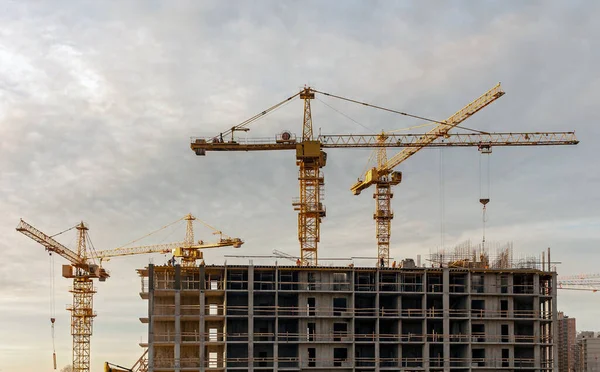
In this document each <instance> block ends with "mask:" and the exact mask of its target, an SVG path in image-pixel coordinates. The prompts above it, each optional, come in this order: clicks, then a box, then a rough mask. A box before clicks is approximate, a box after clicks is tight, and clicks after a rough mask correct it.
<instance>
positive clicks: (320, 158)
mask: <svg viewBox="0 0 600 372" xmlns="http://www.w3.org/2000/svg"><path fill="white" fill-rule="evenodd" d="M503 93H504V92H502V90H501V89H500V85H497V86H496V87H494V88H492V89H491V90H490V91H489V92H487V93H486V94H484V95H483V96H482V97H480V98H479V99H478V100H476V101H474V102H473V103H472V104H471V106H468V108H466V109H465V110H464V111H463V112H459V113H457V114H456V116H453V117H452V118H451V119H452V120H453V121H452V122H438V123H439V124H440V127H442V128H438V129H437V130H435V131H430V132H429V133H424V134H385V135H383V136H382V135H381V134H362V135H361V134H358V135H354V134H334V135H318V136H314V134H313V131H312V115H311V106H310V101H311V100H312V99H314V98H315V94H322V95H325V96H328V97H333V98H338V99H342V100H345V101H349V102H353V103H357V104H360V105H362V106H367V107H373V108H377V109H383V110H386V111H389V112H394V113H397V114H401V115H404V116H409V117H415V118H421V117H419V116H416V115H411V114H407V113H404V112H400V111H395V110H390V109H385V108H382V107H379V106H375V105H370V104H367V103H364V102H359V101H355V100H352V99H348V98H344V97H341V96H336V95H333V94H330V93H324V92H320V91H317V90H315V89H312V88H309V87H306V88H304V89H303V90H302V91H300V92H299V93H296V94H295V95H293V96H291V97H288V98H286V99H285V100H283V101H281V102H279V103H277V104H276V105H274V106H271V107H270V108H268V109H266V110H264V111H261V112H260V113H259V114H257V115H254V116H253V117H251V118H250V119H247V120H245V121H243V122H242V123H240V124H238V125H236V126H234V127H232V128H231V129H229V130H227V131H225V132H222V133H220V134H219V135H217V136H215V137H192V138H191V144H190V148H191V149H192V151H194V152H195V154H196V155H198V156H204V155H206V152H207V151H240V152H248V151H269V150H295V151H296V165H298V167H299V169H300V171H299V176H298V179H299V181H300V197H299V199H297V200H295V201H294V203H293V205H294V207H295V209H296V210H298V240H299V242H300V263H301V265H303V266H313V265H317V264H318V254H317V247H318V243H319V240H320V224H321V219H322V218H323V217H325V207H324V206H323V203H322V187H323V185H324V177H323V173H322V171H321V168H323V167H324V166H325V164H326V160H327V155H326V153H325V152H324V151H323V149H326V148H376V149H384V148H390V147H394V148H404V150H406V151H407V152H406V153H405V154H404V155H402V156H405V157H406V155H408V154H409V153H411V155H412V154H414V152H416V151H418V150H419V149H421V148H423V147H424V146H428V147H446V146H461V147H462V146H477V147H480V148H482V147H486V146H492V145H493V146H528V145H558V144H563V145H566V144H576V143H577V142H578V141H577V138H576V137H575V133H574V132H535V133H484V132H480V133H475V134H469V133H467V134H465V133H459V134H449V133H447V130H445V128H446V127H449V126H450V127H454V126H456V125H458V124H459V123H460V122H462V121H463V120H465V119H466V118H467V117H469V116H470V115H472V114H474V113H475V112H477V111H478V110H480V109H481V108H483V107H485V106H486V105H487V104H489V103H491V102H493V101H494V100H495V99H497V98H498V97H500V96H501V95H502V94H503ZM298 96H299V97H300V98H301V99H303V100H304V116H303V124H302V138H301V139H300V140H298V139H297V138H296V137H295V136H294V135H293V134H292V133H291V132H288V131H284V132H282V133H280V134H278V135H275V136H274V137H273V138H266V139H265V138H260V139H242V138H236V137H235V132H239V131H244V132H246V131H248V130H249V129H250V128H248V125H249V124H251V123H252V122H254V121H256V120H258V119H260V118H261V117H264V116H265V115H268V114H269V113H271V112H273V111H275V110H276V109H278V108H280V107H281V106H283V105H284V104H286V103H288V102H289V101H291V100H292V99H294V98H296V97H298ZM421 119H423V118H421ZM442 133H443V134H442ZM408 156H410V155H408ZM381 160H382V164H390V162H391V161H397V160H398V158H396V157H394V158H392V159H390V160H388V161H386V162H383V158H381ZM392 168H393V167H392ZM387 171H388V172H387V174H386V175H385V176H386V177H387V178H386V180H387V181H386V182H389V183H390V185H393V184H397V183H398V182H399V181H400V179H399V177H400V174H399V173H392V171H391V168H389V167H387ZM383 173H385V171H384V170H383V168H381V169H380V168H379V167H378V168H374V170H371V171H370V172H368V173H367V176H366V177H365V180H364V181H361V182H360V185H357V189H356V190H357V192H358V193H360V190H362V189H364V188H366V187H368V186H370V185H371V184H373V183H375V181H376V180H377V179H378V178H377V177H379V176H380V174H381V176H383ZM388 210H389V209H388ZM388 251H389V245H388ZM386 257H388V258H387V261H389V252H388V254H386Z"/></svg>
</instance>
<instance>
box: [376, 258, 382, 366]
mask: <svg viewBox="0 0 600 372" xmlns="http://www.w3.org/2000/svg"><path fill="white" fill-rule="evenodd" d="M380 273H381V271H379V268H378V269H377V270H376V271H375V311H376V314H375V334H376V335H377V340H376V341H375V372H379V368H380V362H379V356H380V355H381V354H380V349H379V334H380V332H379V319H380V317H379V275H380Z"/></svg>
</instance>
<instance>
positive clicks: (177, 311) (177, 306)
mask: <svg viewBox="0 0 600 372" xmlns="http://www.w3.org/2000/svg"><path fill="white" fill-rule="evenodd" d="M180 368H181V291H180V290H176V291H175V372H179V371H180V370H181V369H180Z"/></svg>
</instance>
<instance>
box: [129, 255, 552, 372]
mask: <svg viewBox="0 0 600 372" xmlns="http://www.w3.org/2000/svg"><path fill="white" fill-rule="evenodd" d="M139 273H140V275H141V276H142V292H141V296H142V298H144V299H147V300H148V317H147V318H143V319H142V321H143V322H147V323H148V344H147V346H148V350H149V354H148V358H149V359H148V362H149V371H151V372H153V371H156V372H159V371H162V372H167V371H176V372H182V371H330V370H335V371H357V372H366V371H369V372H371V371H373V372H375V371H434V372H435V371H440V372H441V371H491V370H494V371H495V370H502V371H514V370H529V371H555V370H557V364H556V360H557V350H556V348H555V347H554V343H553V342H554V332H555V327H554V326H555V324H556V320H557V311H556V275H555V273H553V272H543V271H539V270H530V269H511V270H507V269H503V270H491V269H456V268H422V267H418V268H411V269H406V268H404V269H399V268H393V269H392V268H354V267H297V266H279V267H277V266H200V267H180V266H178V265H176V266H175V267H170V266H154V265H149V267H148V268H146V269H143V270H139Z"/></svg>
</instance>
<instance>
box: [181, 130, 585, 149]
mask: <svg viewBox="0 0 600 372" xmlns="http://www.w3.org/2000/svg"><path fill="white" fill-rule="evenodd" d="M385 136H386V139H385V140H384V141H381V139H380V138H381V134H340V135H337V134H332V135H320V136H319V137H317V140H318V141H320V142H321V147H323V148H378V147H416V148H421V147H423V144H422V142H421V140H422V139H423V138H425V137H427V139H428V140H429V139H431V142H429V143H428V145H427V147H448V146H479V145H482V146H484V145H489V146H528V145H537V146H539V145H576V144H578V143H579V141H578V140H577V137H576V136H575V132H520V133H485V134H471V133H447V134H445V135H444V136H441V137H440V136H438V135H434V134H429V133H425V134H386V135H385ZM198 140H201V141H200V142H198ZM190 147H191V148H192V150H194V151H197V153H198V151H200V152H206V151H266V150H295V149H296V142H295V141H290V142H281V141H280V140H277V139H275V138H273V139H270V138H257V139H249V140H244V141H239V142H227V143H211V142H210V140H208V141H207V139H193V140H192V143H191V145H190Z"/></svg>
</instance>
